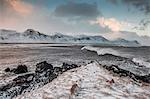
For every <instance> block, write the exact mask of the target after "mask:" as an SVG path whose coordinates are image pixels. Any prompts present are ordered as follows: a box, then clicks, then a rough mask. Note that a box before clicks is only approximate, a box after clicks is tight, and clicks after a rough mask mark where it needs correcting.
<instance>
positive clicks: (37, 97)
mask: <svg viewBox="0 0 150 99" xmlns="http://www.w3.org/2000/svg"><path fill="white" fill-rule="evenodd" d="M112 79H113V80H114V82H115V83H112V84H110V83H109V82H107V80H112ZM73 84H78V85H79V90H78V92H77V95H76V96H71V95H70V89H71V87H72V85H73ZM149 97H150V86H140V85H137V84H135V82H133V81H132V80H131V79H129V78H127V77H124V78H120V77H118V76H113V75H112V74H111V73H110V72H109V71H107V70H105V69H103V67H102V66H99V65H98V64H97V63H96V62H95V63H91V64H88V65H86V66H81V67H79V68H76V69H72V70H69V71H67V72H65V73H63V74H62V75H60V76H59V77H58V78H56V79H54V80H53V81H52V82H51V83H49V84H47V85H45V86H43V87H41V88H39V89H37V90H34V91H32V92H30V93H28V92H27V93H25V94H22V95H20V96H18V97H17V99H72V98H73V99H101V98H102V99H105V98H106V99H109V98H111V99H116V98H121V99H127V98H128V99H135V98H138V99H141V98H142V99H149Z"/></svg>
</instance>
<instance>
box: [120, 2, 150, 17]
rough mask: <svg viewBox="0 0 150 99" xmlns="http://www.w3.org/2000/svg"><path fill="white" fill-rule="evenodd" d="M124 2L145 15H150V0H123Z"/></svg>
mask: <svg viewBox="0 0 150 99" xmlns="http://www.w3.org/2000/svg"><path fill="white" fill-rule="evenodd" d="M122 2H123V3H126V4H127V5H132V6H134V7H136V8H137V9H139V10H140V11H143V12H145V14H148V13H150V0H122Z"/></svg>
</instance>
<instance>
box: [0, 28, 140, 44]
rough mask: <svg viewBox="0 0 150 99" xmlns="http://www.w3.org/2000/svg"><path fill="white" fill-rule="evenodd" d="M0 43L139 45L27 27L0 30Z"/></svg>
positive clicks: (133, 42)
mask: <svg viewBox="0 0 150 99" xmlns="http://www.w3.org/2000/svg"><path fill="white" fill-rule="evenodd" d="M0 43H75V44H78V43H82V44H104V45H113V46H114V45H115V46H139V45H140V44H139V43H138V42H137V41H136V42H135V41H127V40H117V41H109V40H107V39H106V38H104V37H102V36H86V35H80V36H70V35H64V34H61V33H56V34H54V35H45V34H43V33H40V32H38V31H35V30H33V29H27V30H26V31H25V32H23V33H20V32H16V31H11V30H0Z"/></svg>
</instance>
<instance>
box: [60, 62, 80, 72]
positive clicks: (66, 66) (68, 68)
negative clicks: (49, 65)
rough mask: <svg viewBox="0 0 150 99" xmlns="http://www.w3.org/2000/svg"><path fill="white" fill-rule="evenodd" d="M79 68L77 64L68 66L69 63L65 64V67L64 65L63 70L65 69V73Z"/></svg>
mask: <svg viewBox="0 0 150 99" xmlns="http://www.w3.org/2000/svg"><path fill="white" fill-rule="evenodd" d="M77 67H79V66H78V65H76V64H71V65H70V64H67V63H63V65H62V69H63V71H67V70H70V69H73V68H77Z"/></svg>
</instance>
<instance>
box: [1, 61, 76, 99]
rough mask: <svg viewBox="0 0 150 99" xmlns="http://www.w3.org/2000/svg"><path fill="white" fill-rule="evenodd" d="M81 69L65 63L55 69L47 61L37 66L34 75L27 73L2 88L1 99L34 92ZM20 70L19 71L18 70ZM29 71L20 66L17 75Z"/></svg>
mask: <svg viewBox="0 0 150 99" xmlns="http://www.w3.org/2000/svg"><path fill="white" fill-rule="evenodd" d="M76 67H79V66H78V65H76V64H67V63H63V65H62V66H61V67H53V65H51V64H49V63H47V62H46V61H43V62H40V63H38V64H36V69H35V72H34V73H26V74H22V75H19V76H18V77H16V78H14V79H13V80H12V81H10V82H9V83H8V84H6V85H3V86H0V99H5V98H13V97H15V96H18V95H20V94H22V93H24V92H26V91H30V90H34V89H36V88H39V87H40V86H44V85H45V84H47V83H49V82H51V81H52V80H53V79H55V78H57V76H58V75H59V74H62V73H63V72H65V71H67V70H70V69H73V68H76ZM18 69H19V70H18ZM26 70H27V69H26V68H25V66H24V65H21V66H18V67H17V68H16V69H15V71H16V72H15V73H17V74H18V73H23V72H25V71H26Z"/></svg>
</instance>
